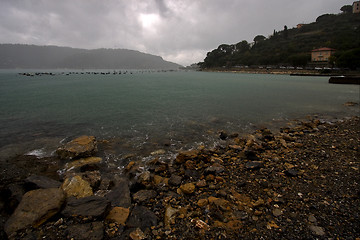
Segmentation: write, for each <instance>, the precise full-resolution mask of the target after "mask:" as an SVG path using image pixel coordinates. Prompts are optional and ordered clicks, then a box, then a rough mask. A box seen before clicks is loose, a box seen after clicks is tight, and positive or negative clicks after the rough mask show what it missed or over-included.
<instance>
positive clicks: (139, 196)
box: [133, 190, 157, 202]
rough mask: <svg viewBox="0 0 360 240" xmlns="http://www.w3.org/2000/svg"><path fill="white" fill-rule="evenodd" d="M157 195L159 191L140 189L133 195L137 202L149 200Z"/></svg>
mask: <svg viewBox="0 0 360 240" xmlns="http://www.w3.org/2000/svg"><path fill="white" fill-rule="evenodd" d="M156 196H157V192H156V191H154V190H140V191H138V192H137V193H135V194H134V195H133V199H134V201H135V202H145V201H149V200H151V199H153V198H155V197H156Z"/></svg>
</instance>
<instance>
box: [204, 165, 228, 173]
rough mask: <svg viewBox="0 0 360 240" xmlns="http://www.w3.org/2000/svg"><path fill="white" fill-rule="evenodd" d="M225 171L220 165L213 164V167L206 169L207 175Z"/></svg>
mask: <svg viewBox="0 0 360 240" xmlns="http://www.w3.org/2000/svg"><path fill="white" fill-rule="evenodd" d="M223 171H224V167H223V166H222V165H220V164H218V163H215V164H213V165H212V166H210V167H208V168H206V169H205V173H206V174H209V173H212V174H214V173H217V174H218V173H222V172H223Z"/></svg>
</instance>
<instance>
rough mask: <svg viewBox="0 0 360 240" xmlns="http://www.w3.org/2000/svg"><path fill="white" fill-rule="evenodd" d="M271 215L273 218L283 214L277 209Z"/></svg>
mask: <svg viewBox="0 0 360 240" xmlns="http://www.w3.org/2000/svg"><path fill="white" fill-rule="evenodd" d="M272 213H273V215H274V216H275V217H279V216H281V215H282V214H283V212H282V211H281V210H280V209H278V208H275V209H274V210H273V212H272Z"/></svg>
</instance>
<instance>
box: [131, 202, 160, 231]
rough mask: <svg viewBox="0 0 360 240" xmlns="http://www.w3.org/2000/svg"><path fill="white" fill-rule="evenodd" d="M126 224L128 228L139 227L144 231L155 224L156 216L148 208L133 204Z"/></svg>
mask: <svg viewBox="0 0 360 240" xmlns="http://www.w3.org/2000/svg"><path fill="white" fill-rule="evenodd" d="M126 225H127V226H128V227H129V228H140V229H141V230H142V231H145V230H146V229H147V228H150V227H151V226H156V225H157V217H156V215H155V213H153V212H152V211H150V210H149V209H148V208H146V207H143V206H135V207H134V208H133V210H132V212H131V214H130V217H129V219H128V221H127V223H126Z"/></svg>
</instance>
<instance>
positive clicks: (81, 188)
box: [61, 176, 93, 198]
mask: <svg viewBox="0 0 360 240" xmlns="http://www.w3.org/2000/svg"><path fill="white" fill-rule="evenodd" d="M61 187H62V189H63V190H64V192H65V193H66V196H67V197H71V196H73V197H76V198H82V197H88V196H91V195H93V191H92V188H91V186H90V183H89V182H87V181H85V180H83V179H82V178H81V177H80V176H74V177H69V178H66V179H65V181H64V183H63V184H62V186H61Z"/></svg>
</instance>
